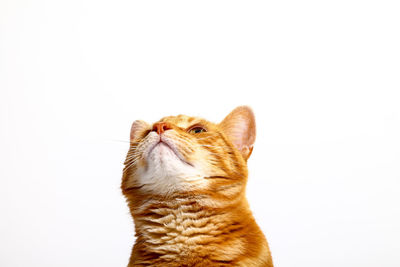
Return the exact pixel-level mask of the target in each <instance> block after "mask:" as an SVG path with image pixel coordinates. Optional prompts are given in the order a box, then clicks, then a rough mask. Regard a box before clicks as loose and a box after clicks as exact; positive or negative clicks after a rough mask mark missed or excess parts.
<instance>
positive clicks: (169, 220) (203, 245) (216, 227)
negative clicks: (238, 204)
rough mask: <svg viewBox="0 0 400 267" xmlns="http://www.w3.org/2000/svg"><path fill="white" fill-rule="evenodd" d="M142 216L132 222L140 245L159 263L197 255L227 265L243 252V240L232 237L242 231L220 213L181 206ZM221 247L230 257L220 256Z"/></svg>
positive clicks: (163, 208) (153, 207)
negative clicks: (139, 238)
mask: <svg viewBox="0 0 400 267" xmlns="http://www.w3.org/2000/svg"><path fill="white" fill-rule="evenodd" d="M142 214H143V215H142V216H140V217H136V220H135V223H136V229H137V231H138V234H139V235H140V237H141V241H140V242H141V243H142V246H143V248H144V249H145V250H146V251H147V252H149V251H151V252H152V253H156V254H158V255H159V257H160V258H162V259H166V260H168V259H171V260H176V258H177V257H179V258H184V257H186V256H187V255H196V257H209V258H213V259H215V260H221V261H227V260H230V259H231V258H232V257H235V256H236V255H238V254H239V253H240V251H241V249H242V248H243V242H242V241H243V240H241V238H240V237H238V236H236V234H235V232H236V231H238V230H240V229H242V228H243V227H242V226H241V225H235V224H232V221H231V220H230V218H228V217H227V215H226V214H225V213H223V212H221V213H218V212H216V211H215V210H207V209H204V208H201V207H198V206H196V205H193V204H190V203H180V204H179V205H163V206H162V207H155V206H152V207H151V208H150V209H147V210H146V212H144V213H142ZM222 247H223V248H224V250H226V248H227V247H229V253H228V255H229V257H228V256H226V255H225V256H224V255H221V254H220V249H221V248H222Z"/></svg>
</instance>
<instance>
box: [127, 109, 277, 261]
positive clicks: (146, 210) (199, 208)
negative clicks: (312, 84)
mask: <svg viewBox="0 0 400 267" xmlns="http://www.w3.org/2000/svg"><path fill="white" fill-rule="evenodd" d="M255 136H256V126H255V118H254V114H253V111H252V110H251V109H250V108H249V107H247V106H240V107H237V108H236V109H234V110H233V111H232V112H231V113H230V114H229V115H228V116H227V117H226V118H225V119H224V120H223V121H222V122H221V123H219V124H215V123H212V122H209V121H207V120H204V119H201V118H198V117H189V116H185V115H178V116H169V117H164V118H162V119H161V120H160V121H158V122H156V123H154V124H152V125H150V124H148V123H146V122H144V121H140V120H138V121H135V122H133V124H132V128H131V133H130V149H129V152H128V155H127V157H126V160H125V168H124V171H123V177H122V184H121V189H122V192H123V194H124V196H125V197H126V200H127V203H128V206H129V209H130V212H131V214H132V217H133V220H134V224H135V230H136V241H135V244H134V246H133V249H132V253H131V257H130V261H129V264H128V267H133V266H208V267H210V266H246V267H251V266H263V267H264V266H265V267H272V266H273V263H272V258H271V253H270V250H269V247H268V243H267V240H266V238H265V237H264V235H263V233H262V231H261V230H260V228H259V226H258V225H257V224H256V222H255V219H254V217H253V215H252V213H251V211H250V208H249V205H248V202H247V200H246V196H245V187H246V182H247V173H248V172H247V159H248V158H249V157H250V155H251V153H252V150H253V144H254V141H255Z"/></svg>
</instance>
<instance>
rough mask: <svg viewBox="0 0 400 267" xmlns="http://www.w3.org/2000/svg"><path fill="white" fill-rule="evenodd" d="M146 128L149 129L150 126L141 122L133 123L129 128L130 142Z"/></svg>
mask: <svg viewBox="0 0 400 267" xmlns="http://www.w3.org/2000/svg"><path fill="white" fill-rule="evenodd" d="M148 128H150V124H148V123H147V122H145V121H142V120H136V121H134V122H133V123H132V127H131V135H130V141H131V142H133V141H134V140H135V139H136V138H137V137H138V136H139V134H140V133H141V132H142V131H144V130H146V129H148Z"/></svg>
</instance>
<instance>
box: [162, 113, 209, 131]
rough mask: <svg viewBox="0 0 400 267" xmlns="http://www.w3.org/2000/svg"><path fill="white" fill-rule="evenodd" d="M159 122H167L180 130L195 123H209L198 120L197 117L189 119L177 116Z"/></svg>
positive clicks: (185, 116)
mask: <svg viewBox="0 0 400 267" xmlns="http://www.w3.org/2000/svg"><path fill="white" fill-rule="evenodd" d="M160 122H169V123H171V124H174V125H176V126H178V127H181V128H187V127H189V126H192V125H194V124H197V123H207V124H208V123H209V122H208V121H206V120H204V119H202V118H198V117H191V116H187V115H178V116H168V117H164V118H162V119H161V120H160Z"/></svg>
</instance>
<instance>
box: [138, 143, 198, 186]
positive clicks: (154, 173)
mask: <svg viewBox="0 0 400 267" xmlns="http://www.w3.org/2000/svg"><path fill="white" fill-rule="evenodd" d="M145 160H146V163H147V164H146V166H145V167H143V168H139V169H138V173H137V174H138V175H137V177H138V180H139V184H141V185H144V186H145V187H144V188H145V189H150V190H152V191H157V192H158V193H163V192H170V191H177V190H186V189H188V186H189V187H190V184H191V183H192V182H193V181H195V180H197V181H198V180H201V179H203V177H204V175H202V174H201V172H200V171H199V170H198V169H197V168H196V167H195V166H193V165H192V164H190V163H188V162H187V161H186V160H185V159H183V158H182V156H181V155H180V154H179V152H177V151H176V149H175V148H174V147H173V146H171V145H169V144H167V143H165V142H157V143H156V144H153V145H152V146H150V148H149V150H148V152H147V153H146V156H145Z"/></svg>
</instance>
